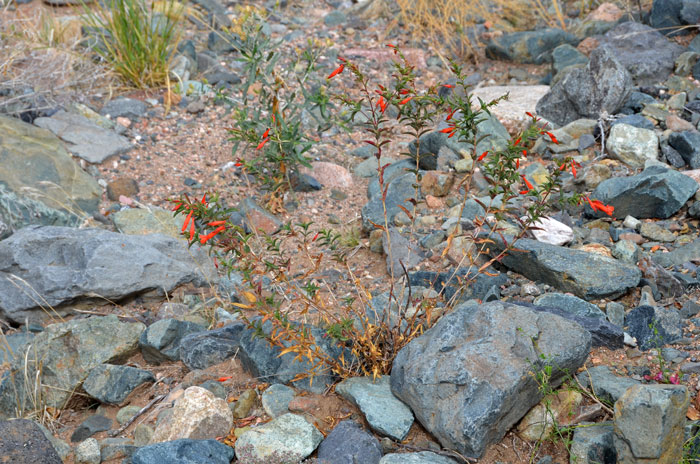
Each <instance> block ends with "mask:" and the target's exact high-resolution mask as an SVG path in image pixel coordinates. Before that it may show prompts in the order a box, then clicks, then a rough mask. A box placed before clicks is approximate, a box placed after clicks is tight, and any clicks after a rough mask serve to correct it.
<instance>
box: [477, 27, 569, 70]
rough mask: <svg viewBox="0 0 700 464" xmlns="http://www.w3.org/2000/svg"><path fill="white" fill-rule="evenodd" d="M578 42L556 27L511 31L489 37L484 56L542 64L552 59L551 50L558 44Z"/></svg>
mask: <svg viewBox="0 0 700 464" xmlns="http://www.w3.org/2000/svg"><path fill="white" fill-rule="evenodd" d="M578 42H579V40H578V39H577V38H576V36H575V35H573V34H571V33H569V32H565V31H563V30H561V29H556V28H548V29H538V30H534V31H521V32H512V33H509V34H503V35H502V36H500V37H494V38H493V39H491V40H490V41H489V43H488V44H487V45H486V56H487V57H488V58H492V59H497V60H510V61H515V62H516V63H534V64H542V63H547V62H551V61H552V51H553V50H554V49H555V48H557V47H558V46H559V45H562V44H570V45H577V44H578Z"/></svg>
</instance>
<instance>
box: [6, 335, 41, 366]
mask: <svg viewBox="0 0 700 464" xmlns="http://www.w3.org/2000/svg"><path fill="white" fill-rule="evenodd" d="M33 338H34V334H33V333H31V332H18V333H14V334H10V335H3V338H2V343H1V344H0V364H4V363H10V362H12V361H13V360H14V359H15V358H16V357H17V355H18V354H20V353H23V352H24V347H25V346H26V345H27V343H29V342H30V341H31V340H32V339H33Z"/></svg>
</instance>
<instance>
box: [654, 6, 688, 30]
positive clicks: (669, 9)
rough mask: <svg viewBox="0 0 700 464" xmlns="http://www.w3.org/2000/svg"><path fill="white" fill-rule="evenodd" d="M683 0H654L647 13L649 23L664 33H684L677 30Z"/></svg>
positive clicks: (679, 24) (680, 23) (679, 23)
mask: <svg viewBox="0 0 700 464" xmlns="http://www.w3.org/2000/svg"><path fill="white" fill-rule="evenodd" d="M682 8H683V0H655V1H654V3H653V4H652V6H651V11H650V13H649V24H650V25H651V26H652V27H654V28H656V29H659V30H660V32H661V33H662V34H664V35H672V36H676V35H679V34H684V33H686V32H685V31H679V30H678V28H679V26H681V25H682V22H681V18H680V16H681V9H682Z"/></svg>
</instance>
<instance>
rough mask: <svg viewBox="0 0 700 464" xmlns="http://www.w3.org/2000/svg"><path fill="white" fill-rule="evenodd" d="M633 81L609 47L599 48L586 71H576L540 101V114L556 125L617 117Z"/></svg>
mask: <svg viewBox="0 0 700 464" xmlns="http://www.w3.org/2000/svg"><path fill="white" fill-rule="evenodd" d="M631 86H632V79H631V77H630V74H629V73H628V72H627V71H626V70H625V68H624V67H623V66H622V64H620V63H619V62H618V61H617V55H615V53H614V52H613V51H611V50H610V49H609V48H607V47H599V48H597V49H595V50H594V51H593V52H592V53H591V56H590V61H589V62H588V64H587V65H586V66H585V67H583V68H578V69H573V70H572V71H571V72H569V73H567V74H566V76H564V78H563V79H561V80H560V81H559V82H557V83H556V84H555V85H554V86H553V87H552V88H551V89H550V91H549V92H548V93H547V94H546V95H545V96H544V97H542V98H541V99H540V101H538V102H537V106H536V110H537V114H538V115H541V116H542V117H544V118H546V119H548V120H550V121H552V122H553V123H555V124H559V125H562V126H563V125H566V124H569V123H570V122H573V121H575V120H577V119H580V118H592V119H597V118H598V117H599V116H600V114H601V113H602V112H604V111H605V112H607V113H609V114H614V113H616V112H617V110H619V109H620V108H621V107H622V105H623V103H624V102H625V101H626V100H627V97H628V95H629V93H630V89H631Z"/></svg>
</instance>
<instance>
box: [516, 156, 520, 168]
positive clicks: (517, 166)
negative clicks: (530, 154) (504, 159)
mask: <svg viewBox="0 0 700 464" xmlns="http://www.w3.org/2000/svg"><path fill="white" fill-rule="evenodd" d="M515 169H520V158H518V159H516V160H515Z"/></svg>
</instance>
